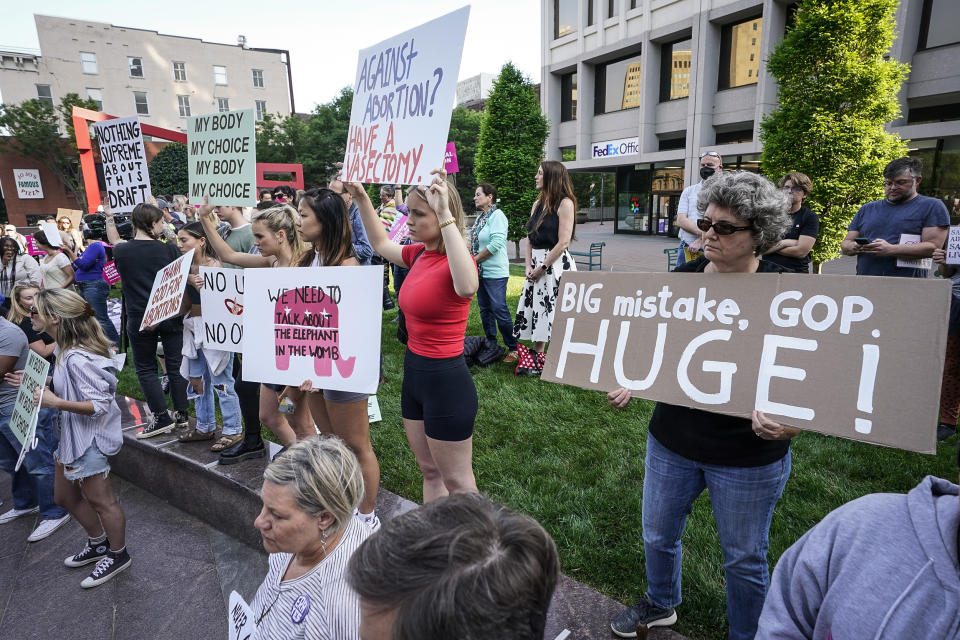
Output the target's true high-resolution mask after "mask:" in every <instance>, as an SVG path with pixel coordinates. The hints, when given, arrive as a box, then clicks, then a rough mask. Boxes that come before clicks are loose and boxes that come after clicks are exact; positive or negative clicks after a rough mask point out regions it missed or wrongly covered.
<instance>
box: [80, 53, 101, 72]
mask: <svg viewBox="0 0 960 640" xmlns="http://www.w3.org/2000/svg"><path fill="white" fill-rule="evenodd" d="M80 67H81V68H82V69H83V72H84V73H86V74H89V75H93V76H95V75H97V73H98V72H97V54H95V53H90V52H89V51H81V52H80Z"/></svg>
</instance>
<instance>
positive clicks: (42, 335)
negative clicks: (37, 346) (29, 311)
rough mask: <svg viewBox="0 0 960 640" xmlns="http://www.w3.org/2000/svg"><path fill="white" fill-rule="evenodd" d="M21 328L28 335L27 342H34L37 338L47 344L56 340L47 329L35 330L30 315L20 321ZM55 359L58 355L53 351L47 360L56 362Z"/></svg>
mask: <svg viewBox="0 0 960 640" xmlns="http://www.w3.org/2000/svg"><path fill="white" fill-rule="evenodd" d="M20 329H21V330H23V333H24V334H25V335H26V336H27V344H33V343H34V342H36V341H37V340H42V341H43V344H45V345H47V344H53V343H54V342H56V340H54V339H53V338H52V337H51V336H50V334H49V333H47V332H46V331H39V332H38V331H34V330H33V323H32V322H31V321H30V317H29V316H27V317H26V318H24V319H23V320H21V321H20ZM54 360H56V356H55V355H53V354H52V353H51V354H50V355H49V356H47V362H49V363H50V364H54Z"/></svg>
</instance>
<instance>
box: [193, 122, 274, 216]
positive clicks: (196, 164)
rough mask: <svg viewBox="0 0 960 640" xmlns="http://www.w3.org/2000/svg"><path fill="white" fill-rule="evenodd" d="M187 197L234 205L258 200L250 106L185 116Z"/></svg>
mask: <svg viewBox="0 0 960 640" xmlns="http://www.w3.org/2000/svg"><path fill="white" fill-rule="evenodd" d="M187 165H188V166H187V173H188V175H189V178H190V201H191V202H203V197H204V196H207V197H209V198H210V204H212V205H227V206H234V207H243V206H253V205H255V204H256V203H257V137H256V125H255V123H254V117H253V109H241V110H240V111H228V112H226V113H211V114H208V115H205V116H194V117H191V118H187Z"/></svg>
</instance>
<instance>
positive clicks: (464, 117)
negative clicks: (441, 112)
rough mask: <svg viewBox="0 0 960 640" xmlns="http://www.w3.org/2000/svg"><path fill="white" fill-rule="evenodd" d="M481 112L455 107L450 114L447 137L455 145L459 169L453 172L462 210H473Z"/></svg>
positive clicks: (481, 119)
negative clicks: (461, 201) (461, 202)
mask: <svg viewBox="0 0 960 640" xmlns="http://www.w3.org/2000/svg"><path fill="white" fill-rule="evenodd" d="M482 123H483V113H482V112H479V111H471V110H469V109H464V108H463V107H457V108H456V109H454V110H453V114H452V115H451V116H450V134H449V135H448V136H447V139H448V140H449V141H450V142H453V143H454V144H455V145H456V147H457V164H458V165H459V167H460V171H459V172H458V173H456V174H454V179H455V180H456V183H457V191H458V192H459V193H460V199H461V200H463V210H464V212H466V213H470V212H472V211H473V209H474V206H473V194H474V193H476V190H477V178H476V176H475V175H474V166H475V161H476V160H475V157H476V153H477V144H478V143H479V141H480V125H481V124H482Z"/></svg>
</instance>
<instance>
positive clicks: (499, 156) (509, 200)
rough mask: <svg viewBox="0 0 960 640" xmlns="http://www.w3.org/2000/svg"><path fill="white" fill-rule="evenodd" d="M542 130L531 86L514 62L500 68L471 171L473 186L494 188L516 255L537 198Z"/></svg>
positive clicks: (543, 139)
mask: <svg viewBox="0 0 960 640" xmlns="http://www.w3.org/2000/svg"><path fill="white" fill-rule="evenodd" d="M547 131H548V125H547V119H546V118H545V117H544V116H543V114H542V113H541V112H540V104H539V103H538V102H537V96H536V93H535V91H534V87H533V84H532V83H531V82H530V80H529V79H528V78H526V77H525V76H524V75H523V74H522V73H520V71H519V70H518V69H517V68H516V67H515V66H514V65H513V63H511V62H508V63H507V64H505V65H503V68H502V69H501V70H500V76H499V77H498V78H497V79H496V81H494V83H493V90H492V91H491V93H490V98H489V100H487V109H486V113H485V115H484V118H483V123H482V124H481V126H480V142H479V144H478V145H477V156H476V168H475V172H476V176H477V180H478V181H480V182H489V183H490V184H492V185H494V186H495V187H496V188H497V194H498V196H499V198H500V208H501V209H502V210H503V212H504V213H505V214H506V215H507V220H508V221H509V223H510V226H509V229H508V230H507V238H508V239H509V240H513V241H514V243H515V247H516V253H517V255H518V256H519V254H520V239H521V238H524V237H526V235H527V229H526V222H527V219H528V218H529V217H530V210H531V208H532V207H533V202H534V200H536V199H537V189H536V187H535V186H534V176H535V175H536V174H537V168H538V167H539V165H540V160H541V159H542V158H543V145H544V143H545V142H546V140H547Z"/></svg>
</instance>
